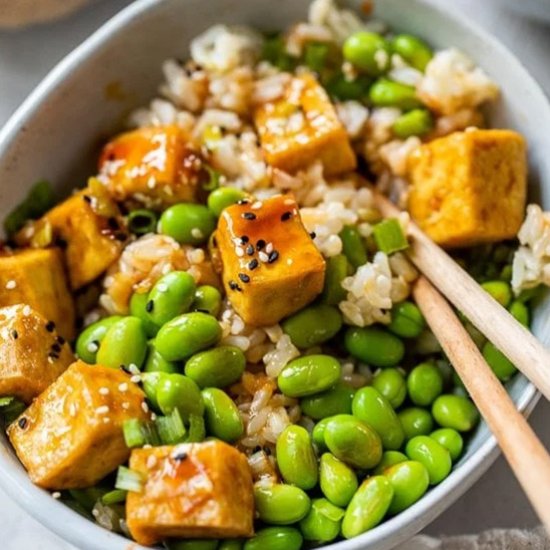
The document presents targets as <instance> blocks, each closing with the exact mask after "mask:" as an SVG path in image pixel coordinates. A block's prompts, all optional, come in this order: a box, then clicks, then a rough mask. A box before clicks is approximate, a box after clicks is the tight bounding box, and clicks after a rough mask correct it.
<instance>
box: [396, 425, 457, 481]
mask: <svg viewBox="0 0 550 550" xmlns="http://www.w3.org/2000/svg"><path fill="white" fill-rule="evenodd" d="M405 452H406V453H407V456H408V457H409V458H410V459H411V460H416V461H418V462H420V463H421V464H422V465H423V466H424V467H425V468H426V470H428V475H429V477H430V485H437V484H438V483H441V482H442V481H443V480H444V479H445V478H446V477H447V476H448V475H449V473H450V472H451V468H452V461H451V455H450V453H449V451H448V450H447V449H445V447H443V446H442V445H440V444H439V443H438V442H437V441H436V440H435V439H432V438H431V437H428V436H427V435H417V436H416V437H413V438H412V439H411V440H410V441H409V442H408V443H407V446H406V448H405Z"/></svg>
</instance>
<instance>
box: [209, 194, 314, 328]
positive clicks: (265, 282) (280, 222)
mask: <svg viewBox="0 0 550 550" xmlns="http://www.w3.org/2000/svg"><path fill="white" fill-rule="evenodd" d="M216 239H217V243H218V247H219V252H220V258H221V262H222V264H223V283H224V286H225V289H226V292H227V295H228V297H229V300H230V301H231V304H232V305H233V307H234V308H235V310H236V311H237V313H238V314H239V315H240V316H241V317H242V318H243V319H244V321H245V322H246V323H248V324H251V325H254V326H265V325H273V324H275V323H278V322H279V321H280V320H281V319H282V318H283V317H286V316H287V315H290V314H291V313H294V312H295V311H297V310H299V309H301V308H302V307H304V306H305V305H306V304H308V303H309V302H311V301H312V300H313V299H314V298H315V297H316V296H317V295H318V294H319V293H320V292H321V290H322V289H323V282H324V277H325V261H324V259H323V257H322V256H321V253H320V252H319V251H318V250H317V248H316V246H315V245H314V244H313V241H312V239H311V237H310V235H309V234H308V232H307V231H306V229H305V227H304V226H303V224H302V221H301V219H300V214H299V211H298V205H297V204H296V201H295V200H294V198H293V197H291V196H290V195H278V196H275V197H272V198H270V199H267V200H265V201H263V202H260V201H256V202H254V203H250V202H247V203H245V204H235V205H233V206H230V207H229V208H226V209H225V210H224V211H223V212H222V215H221V216H220V219H219V221H218V228H217V231H216Z"/></svg>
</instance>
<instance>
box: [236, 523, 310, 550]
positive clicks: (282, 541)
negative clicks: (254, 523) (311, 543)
mask: <svg viewBox="0 0 550 550" xmlns="http://www.w3.org/2000/svg"><path fill="white" fill-rule="evenodd" d="M302 542H303V539H302V535H301V533H300V531H298V529H295V528H294V527H265V528H264V529H260V530H258V531H256V534H255V535H254V536H253V537H252V538H251V539H248V540H247V541H246V542H245V543H244V550H300V548H302Z"/></svg>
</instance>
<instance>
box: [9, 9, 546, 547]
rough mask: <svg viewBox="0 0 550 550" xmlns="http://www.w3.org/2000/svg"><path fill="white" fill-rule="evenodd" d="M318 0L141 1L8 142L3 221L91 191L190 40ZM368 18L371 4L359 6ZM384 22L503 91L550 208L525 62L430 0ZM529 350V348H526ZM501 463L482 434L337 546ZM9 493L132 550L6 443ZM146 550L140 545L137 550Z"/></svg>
mask: <svg viewBox="0 0 550 550" xmlns="http://www.w3.org/2000/svg"><path fill="white" fill-rule="evenodd" d="M308 4H309V1H308V0H279V1H278V2H277V5H276V9H272V8H273V4H272V3H268V2H267V1H260V0H210V1H209V2H204V1H202V0H186V1H185V2H182V1H181V0H139V1H138V2H136V3H135V4H133V5H131V6H130V7H129V8H127V9H126V10H125V11H124V12H122V13H121V14H120V15H118V16H117V17H115V18H114V19H113V20H111V21H110V22H109V23H107V24H106V25H105V26H104V27H103V28H102V29H101V30H100V31H98V32H97V33H96V34H95V35H93V36H92V37H91V38H90V39H89V40H88V41H86V42H85V43H84V44H83V45H82V46H81V47H80V48H78V49H77V50H76V51H75V52H73V53H72V54H71V55H70V56H69V57H68V58H67V59H65V60H64V61H63V62H62V63H61V64H60V65H59V66H58V67H57V68H56V69H54V71H53V72H52V73H51V74H50V75H49V76H48V77H47V78H46V80H45V81H44V82H43V83H42V84H41V85H40V86H39V87H38V89H37V90H35V92H33V94H32V95H31V96H30V98H29V99H28V100H27V101H26V103H25V104H24V106H23V107H22V108H21V109H20V110H19V111H18V113H17V114H16V115H15V116H14V118H12V119H11V121H10V122H9V123H8V124H7V126H6V127H5V128H4V129H3V131H2V132H1V133H0V182H1V183H0V217H2V218H3V217H4V215H5V214H6V213H7V212H8V211H9V210H10V209H11V208H12V207H13V206H14V205H15V204H17V203H18V202H19V201H20V200H21V199H23V197H24V196H25V194H26V191H27V189H28V188H29V187H30V185H32V183H33V182H35V181H37V180H39V179H43V178H45V179H48V180H49V181H51V182H52V183H53V184H54V185H55V187H56V188H57V189H58V190H59V192H60V194H61V193H68V192H69V191H70V190H71V189H72V188H74V187H79V186H83V185H84V184H85V182H86V179H87V177H88V176H90V175H91V174H93V173H94V167H95V162H96V158H97V153H98V148H99V146H100V144H101V143H102V142H104V141H105V140H106V139H107V138H108V137H109V136H110V135H111V134H112V133H113V132H115V131H117V130H119V129H120V128H121V127H122V126H123V123H124V120H125V118H126V116H127V115H128V113H129V112H130V111H131V110H132V109H134V108H136V107H138V106H141V105H144V104H146V103H147V102H148V101H149V100H150V99H151V98H152V97H154V95H155V93H156V89H157V87H158V84H159V82H160V80H161V79H162V73H161V68H160V65H161V62H162V61H163V60H164V59H166V58H168V57H174V56H179V57H185V56H186V54H187V49H188V48H187V46H188V43H189V41H190V40H191V39H192V38H193V37H194V36H196V35H197V34H198V33H200V32H201V31H202V30H204V29H206V28H207V27H209V26H210V25H212V24H214V23H219V22H224V23H229V24H231V23H240V24H243V23H246V24H250V25H253V26H256V27H259V28H261V29H264V30H273V29H280V28H284V27H286V26H287V25H288V24H290V23H291V22H293V21H296V20H299V19H301V20H303V19H304V17H305V14H306V13H307V6H308ZM348 4H349V5H350V6H353V7H355V8H356V9H359V5H360V1H359V0H355V1H352V0H350V1H349V2H348ZM376 14H377V16H380V17H381V18H383V19H384V20H386V21H387V22H388V23H389V24H390V25H391V26H392V27H393V28H395V29H397V30H407V31H409V32H412V33H415V34H418V35H419V36H422V37H424V38H425V39H426V40H427V41H428V42H430V43H431V44H433V45H434V46H435V47H436V48H443V47H449V46H456V47H458V48H459V49H461V50H462V51H464V52H465V53H466V54H468V55H469V56H470V57H472V58H473V59H474V60H475V61H476V63H477V64H479V65H480V66H481V67H483V68H484V69H485V70H486V71H487V72H488V73H489V74H490V75H491V76H492V78H493V79H494V80H495V81H496V82H497V83H499V84H500V86H501V89H502V97H501V99H500V100H499V101H498V102H497V104H495V105H494V106H492V108H491V110H490V113H489V114H490V120H491V125H492V126H495V127H508V128H514V129H516V130H518V131H520V132H521V133H523V134H524V135H525V136H526V137H527V141H528V143H529V146H530V156H529V157H530V158H529V160H530V191H531V195H532V197H533V198H535V199H537V200H540V201H541V202H542V204H543V205H544V206H545V207H546V209H548V208H550V156H548V155H547V154H546V151H548V150H550V134H548V133H546V134H545V128H549V127H550V108H549V106H548V104H547V102H546V99H545V97H544V95H543V94H542V92H541V90H540V89H539V87H538V86H537V85H536V83H535V82H534V81H533V80H532V78H531V77H530V76H529V75H528V74H527V73H526V72H525V70H524V69H523V68H522V66H521V65H520V64H519V62H518V61H517V60H516V59H515V58H514V57H513V56H511V55H510V54H509V53H508V52H507V51H506V50H505V49H504V48H503V47H502V46H500V45H499V44H498V43H497V42H495V41H494V40H493V39H492V38H491V37H489V36H487V34H486V33H484V32H483V31H480V30H479V29H477V28H476V27H475V26H472V24H471V22H469V21H466V20H463V19H462V18H461V17H458V16H455V15H452V14H450V13H449V11H448V10H445V11H443V10H440V9H438V8H437V7H435V6H432V5H430V3H429V0H384V2H379V4H378V6H377V13H376ZM548 313H550V301H549V300H548V299H546V300H543V301H542V302H541V303H540V304H539V305H538V306H537V308H536V312H535V318H534V323H533V330H534V332H535V334H536V335H537V337H538V338H539V339H541V340H542V341H543V343H545V344H549V343H550V326H549V325H548V323H550V320H549V319H550V315H548ZM518 345H521V343H519V342H518ZM508 390H509V391H510V394H511V395H512V397H513V399H514V401H515V402H516V403H517V405H518V407H519V408H520V409H521V410H525V411H528V410H530V408H532V407H533V406H534V404H535V402H536V397H537V396H536V392H535V391H534V389H533V387H532V386H531V385H530V384H529V383H528V382H527V380H526V379H525V378H523V377H522V376H517V377H516V378H515V379H514V380H513V381H511V382H510V383H509V384H508ZM496 455H497V450H496V444H495V441H494V439H493V438H492V437H491V436H490V433H489V431H488V429H487V427H486V425H485V424H483V423H482V424H481V425H480V426H479V428H478V429H477V431H476V433H475V434H474V436H473V438H472V439H471V440H470V443H469V445H468V448H467V452H466V453H465V455H464V456H463V458H462V459H461V460H460V462H459V463H458V465H457V466H456V468H455V469H454V471H453V473H452V474H451V475H450V476H449V478H447V480H445V481H444V482H443V483H442V484H441V485H439V486H438V487H436V488H435V489H433V490H431V491H430V492H429V493H428V495H427V496H426V497H424V498H423V499H422V500H421V501H420V502H418V503H417V504H416V505H414V506H413V507H411V508H410V509H408V510H406V511H405V512H404V513H402V514H400V515H399V516H397V517H396V518H393V519H391V520H389V521H387V522H385V523H384V524H382V525H381V526H380V527H378V528H376V529H374V530H373V531H371V532H369V533H366V534H364V535H363V536H361V537H358V538H357V539H353V540H350V541H346V542H341V543H338V544H335V545H333V546H331V548H334V549H336V548H338V549H341V550H344V549H351V548H363V549H365V548H374V547H376V548H377V549H378V550H383V549H385V548H390V547H392V546H394V545H395V544H397V543H399V542H401V541H402V540H405V539H407V538H408V537H410V536H411V535H412V534H414V533H415V532H417V531H418V530H420V529H422V528H423V527H424V526H425V525H426V524H427V523H429V522H430V521H431V520H432V519H434V518H435V517H436V516H437V515H438V514H439V513H441V512H442V511H443V510H444V509H445V508H446V507H447V506H449V505H450V504H451V503H452V502H453V501H454V500H456V499H457V498H458V497H459V496H460V495H461V494H462V493H463V492H465V491H466V489H467V488H468V487H470V486H471V485H472V484H473V483H474V482H475V481H476V480H477V479H478V478H479V477H480V476H481V475H482V474H483V472H484V471H485V470H486V469H487V468H488V467H489V465H490V464H491V462H492V460H494V458H495V457H496ZM0 468H1V469H2V472H3V476H2V477H1V478H0V485H2V487H3V488H4V489H5V490H6V491H7V492H8V493H9V494H10V495H11V496H12V497H13V498H14V499H16V500H17V501H18V502H20V503H21V504H22V505H23V507H25V508H26V509H27V510H28V511H29V512H30V513H31V514H33V515H34V516H35V517H36V518H37V519H39V520H40V521H42V523H44V524H45V525H47V526H48V527H49V528H50V529H52V530H54V531H56V532H57V533H58V534H60V535H61V536H63V537H65V538H66V539H67V540H69V541H71V542H73V543H74V544H76V545H77V546H78V547H79V548H90V549H92V548H94V549H98V550H99V549H102V550H107V549H113V550H114V549H119V550H123V549H127V548H129V542H128V540H126V539H123V538H121V537H119V536H118V535H114V534H112V533H109V532H107V531H105V530H103V529H101V528H99V527H97V526H95V525H94V524H92V523H91V522H88V521H87V520H85V519H83V518H81V517H79V516H78V515H76V514H75V513H73V512H72V511H71V510H69V509H68V508H66V507H65V506H63V505H62V504H60V503H58V502H56V501H53V500H52V499H51V497H50V496H49V495H48V494H47V493H45V492H44V491H41V490H40V489H38V488H36V487H34V486H33V485H32V484H31V483H30V481H29V480H28V478H27V476H26V473H25V472H24V470H23V468H22V467H21V465H20V464H19V462H18V461H17V459H16V457H15V456H14V454H13V452H12V451H11V449H10V447H9V444H8V443H7V441H6V439H5V437H4V435H3V434H2V435H1V436H0ZM132 548H137V545H132Z"/></svg>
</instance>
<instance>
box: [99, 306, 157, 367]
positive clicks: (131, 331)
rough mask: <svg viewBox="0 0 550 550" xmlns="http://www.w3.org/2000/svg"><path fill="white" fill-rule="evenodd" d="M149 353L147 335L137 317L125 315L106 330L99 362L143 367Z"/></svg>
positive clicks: (112, 365)
mask: <svg viewBox="0 0 550 550" xmlns="http://www.w3.org/2000/svg"><path fill="white" fill-rule="evenodd" d="M146 353H147V337H146V336H145V331H144V330H143V323H142V322H141V320H140V319H138V318H137V317H124V318H122V319H120V321H117V322H116V323H114V324H113V325H112V326H111V327H110V328H109V330H108V331H107V332H106V334H105V336H104V337H103V341H102V342H101V346H100V347H99V351H98V352H97V363H98V364H100V365H105V366H106V367H111V368H113V369H118V368H120V367H121V366H122V365H124V366H125V367H129V366H130V365H135V366H136V367H137V368H138V369H139V368H141V365H142V364H143V361H144V360H145V354H146Z"/></svg>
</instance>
